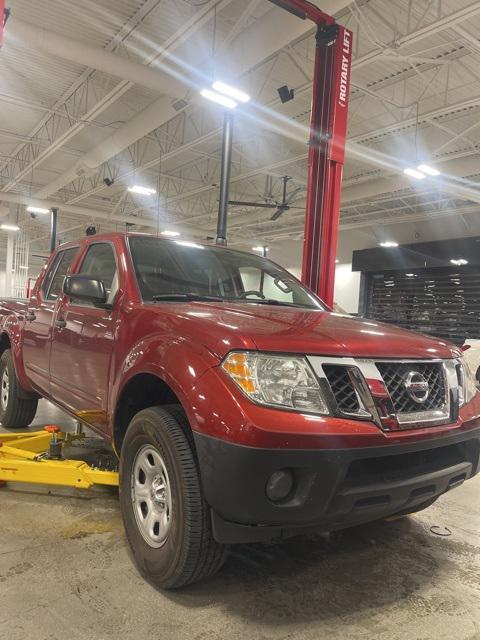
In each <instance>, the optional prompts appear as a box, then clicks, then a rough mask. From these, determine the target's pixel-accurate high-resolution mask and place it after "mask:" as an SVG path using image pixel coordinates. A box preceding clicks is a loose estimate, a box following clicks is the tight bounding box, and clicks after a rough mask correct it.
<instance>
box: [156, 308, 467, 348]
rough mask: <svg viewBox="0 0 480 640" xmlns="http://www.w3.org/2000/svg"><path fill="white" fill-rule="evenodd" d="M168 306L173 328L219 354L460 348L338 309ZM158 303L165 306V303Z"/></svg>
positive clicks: (164, 309) (163, 310)
mask: <svg viewBox="0 0 480 640" xmlns="http://www.w3.org/2000/svg"><path fill="white" fill-rule="evenodd" d="M168 306H169V311H170V312H171V313H172V314H173V315H174V316H175V318H176V321H175V324H176V325H177V329H179V328H180V327H179V326H178V325H179V324H182V325H183V327H182V328H183V330H184V331H185V330H186V332H187V333H188V334H189V337H191V338H193V339H195V340H196V341H198V342H201V343H203V344H204V345H205V346H206V347H208V348H209V349H210V350H211V351H212V352H213V353H215V355H217V356H218V357H220V358H223V357H224V356H225V355H226V354H227V353H228V352H229V351H231V350H233V349H258V350H260V351H273V352H284V353H305V354H311V355H328V356H353V357H365V358H372V357H374V358H425V359H429V358H452V357H458V356H459V355H461V352H460V350H459V349H457V348H456V347H454V346H453V345H451V344H449V343H447V342H445V341H443V340H441V339H437V338H431V337H429V336H426V335H423V334H418V333H414V332H411V331H406V330H404V329H400V328H398V327H394V326H392V325H388V324H382V323H379V322H375V321H373V320H372V321H371V320H364V319H360V318H351V317H350V316H346V315H341V314H338V313H329V312H326V311H316V310H315V311H310V310H304V309H298V308H294V307H277V306H266V305H261V304H254V303H245V304H243V303H231V304H229V303H203V302H193V303H182V304H177V303H174V304H173V305H170V304H169V305H168ZM161 307H162V312H165V311H166V305H161ZM157 309H158V307H157ZM181 319H182V320H183V321H184V322H182V320H181Z"/></svg>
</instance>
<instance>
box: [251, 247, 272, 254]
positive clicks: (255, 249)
mask: <svg viewBox="0 0 480 640" xmlns="http://www.w3.org/2000/svg"><path fill="white" fill-rule="evenodd" d="M252 251H260V253H263V252H264V251H270V249H269V248H268V247H252Z"/></svg>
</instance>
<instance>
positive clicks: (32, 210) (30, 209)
mask: <svg viewBox="0 0 480 640" xmlns="http://www.w3.org/2000/svg"><path fill="white" fill-rule="evenodd" d="M27 211H28V213H50V209H44V208H43V207H31V206H30V207H27Z"/></svg>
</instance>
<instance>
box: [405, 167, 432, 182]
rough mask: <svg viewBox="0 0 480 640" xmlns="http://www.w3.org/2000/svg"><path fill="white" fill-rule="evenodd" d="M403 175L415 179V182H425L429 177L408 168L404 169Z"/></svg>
mask: <svg viewBox="0 0 480 640" xmlns="http://www.w3.org/2000/svg"><path fill="white" fill-rule="evenodd" d="M403 173H404V174H405V175H406V176H410V178H415V180H423V179H424V178H426V177H427V176H426V175H425V174H424V173H422V172H421V171H419V170H418V169H412V168H411V167H407V168H406V169H404V170H403Z"/></svg>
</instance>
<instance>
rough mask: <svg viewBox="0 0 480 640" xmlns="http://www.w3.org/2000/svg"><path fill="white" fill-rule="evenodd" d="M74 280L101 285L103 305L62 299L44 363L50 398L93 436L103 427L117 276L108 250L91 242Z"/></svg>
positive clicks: (111, 251) (109, 247)
mask: <svg viewBox="0 0 480 640" xmlns="http://www.w3.org/2000/svg"><path fill="white" fill-rule="evenodd" d="M76 271H77V272H78V273H79V274H82V275H89V276H91V277H92V278H96V279H98V280H102V281H103V284H104V285H105V289H106V291H107V295H108V299H107V305H108V307H111V308H108V307H107V308H99V307H95V306H93V304H90V303H87V302H84V301H79V300H75V299H71V298H68V297H67V296H65V295H63V297H62V300H61V302H60V303H59V305H58V307H57V309H56V317H55V322H54V330H53V331H54V332H53V341H52V353H51V361H50V375H51V389H52V395H53V396H54V397H55V399H57V400H58V401H59V402H60V403H61V404H63V405H64V406H65V407H67V408H68V409H69V410H70V411H71V412H72V413H75V414H77V415H78V416H79V418H80V419H81V420H83V421H84V422H87V423H88V424H90V425H92V426H93V427H95V428H96V429H97V430H99V431H102V432H104V431H106V428H107V422H108V415H107V412H108V403H107V398H108V386H109V373H110V365H111V360H112V354H113V345H114V339H115V334H116V318H117V316H118V313H117V304H116V298H117V292H118V290H119V274H118V268H117V261H116V256H115V251H114V247H113V245H112V244H111V243H109V242H94V243H92V244H90V245H89V246H88V249H87V251H86V253H85V255H84V257H83V259H82V260H81V262H80V266H79V268H78V270H76Z"/></svg>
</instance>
